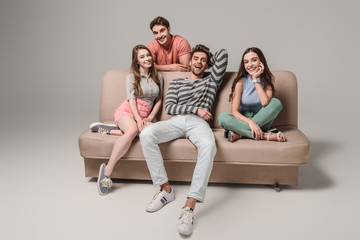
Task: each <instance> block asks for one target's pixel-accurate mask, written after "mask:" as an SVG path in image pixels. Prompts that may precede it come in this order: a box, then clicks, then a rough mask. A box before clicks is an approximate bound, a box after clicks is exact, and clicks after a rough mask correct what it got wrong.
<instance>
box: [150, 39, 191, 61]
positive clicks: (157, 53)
mask: <svg viewBox="0 0 360 240" xmlns="http://www.w3.org/2000/svg"><path fill="white" fill-rule="evenodd" d="M148 48H149V50H150V51H151V54H152V55H153V57H154V62H155V64H158V65H168V64H173V63H180V61H179V57H180V56H182V55H184V54H187V53H190V52H191V48H190V44H189V43H188V41H187V40H186V39H185V38H183V37H181V36H179V35H175V36H172V38H171V46H170V49H169V50H168V51H167V50H165V49H164V48H163V47H162V46H161V45H160V44H159V43H158V41H157V40H156V39H154V40H152V41H151V42H150V43H149V46H148Z"/></svg>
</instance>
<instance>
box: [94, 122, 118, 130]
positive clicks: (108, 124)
mask: <svg viewBox="0 0 360 240" xmlns="http://www.w3.org/2000/svg"><path fill="white" fill-rule="evenodd" d="M96 125H104V126H108V127H117V126H116V125H115V124H112V123H102V122H94V123H92V124H90V126H89V129H91V128H93V127H94V126H96Z"/></svg>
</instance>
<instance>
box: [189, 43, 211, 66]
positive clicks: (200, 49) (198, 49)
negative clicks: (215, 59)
mask: <svg viewBox="0 0 360 240" xmlns="http://www.w3.org/2000/svg"><path fill="white" fill-rule="evenodd" d="M196 52H203V53H205V54H206V56H207V62H208V63H209V61H210V58H211V57H212V53H211V52H210V49H209V48H208V47H206V46H205V45H202V44H198V45H196V46H195V47H193V48H192V50H191V53H190V59H192V56H193V55H194V53H196Z"/></svg>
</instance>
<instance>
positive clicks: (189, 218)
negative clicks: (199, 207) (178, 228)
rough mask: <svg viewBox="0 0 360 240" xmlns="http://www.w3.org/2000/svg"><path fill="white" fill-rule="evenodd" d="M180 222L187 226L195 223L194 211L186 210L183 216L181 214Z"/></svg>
mask: <svg viewBox="0 0 360 240" xmlns="http://www.w3.org/2000/svg"><path fill="white" fill-rule="evenodd" d="M179 219H180V221H181V222H183V223H186V224H190V223H192V222H193V211H191V210H190V209H186V210H184V211H183V212H182V213H181V214H180V218H179Z"/></svg>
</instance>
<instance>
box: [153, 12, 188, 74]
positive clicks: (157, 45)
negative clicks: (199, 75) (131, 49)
mask: <svg viewBox="0 0 360 240" xmlns="http://www.w3.org/2000/svg"><path fill="white" fill-rule="evenodd" d="M150 29H151V31H152V32H153V34H154V37H155V39H154V40H153V41H151V42H150V44H149V46H148V48H149V49H150V51H151V53H152V55H153V58H154V60H155V68H156V69H157V70H158V71H174V72H187V71H188V68H189V60H190V52H191V48H190V45H189V43H188V41H187V40H186V39H185V38H183V37H181V36H179V35H171V34H170V32H171V27H170V24H169V21H168V20H166V19H165V18H163V17H160V16H159V17H157V18H155V19H154V20H152V22H151V23H150Z"/></svg>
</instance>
